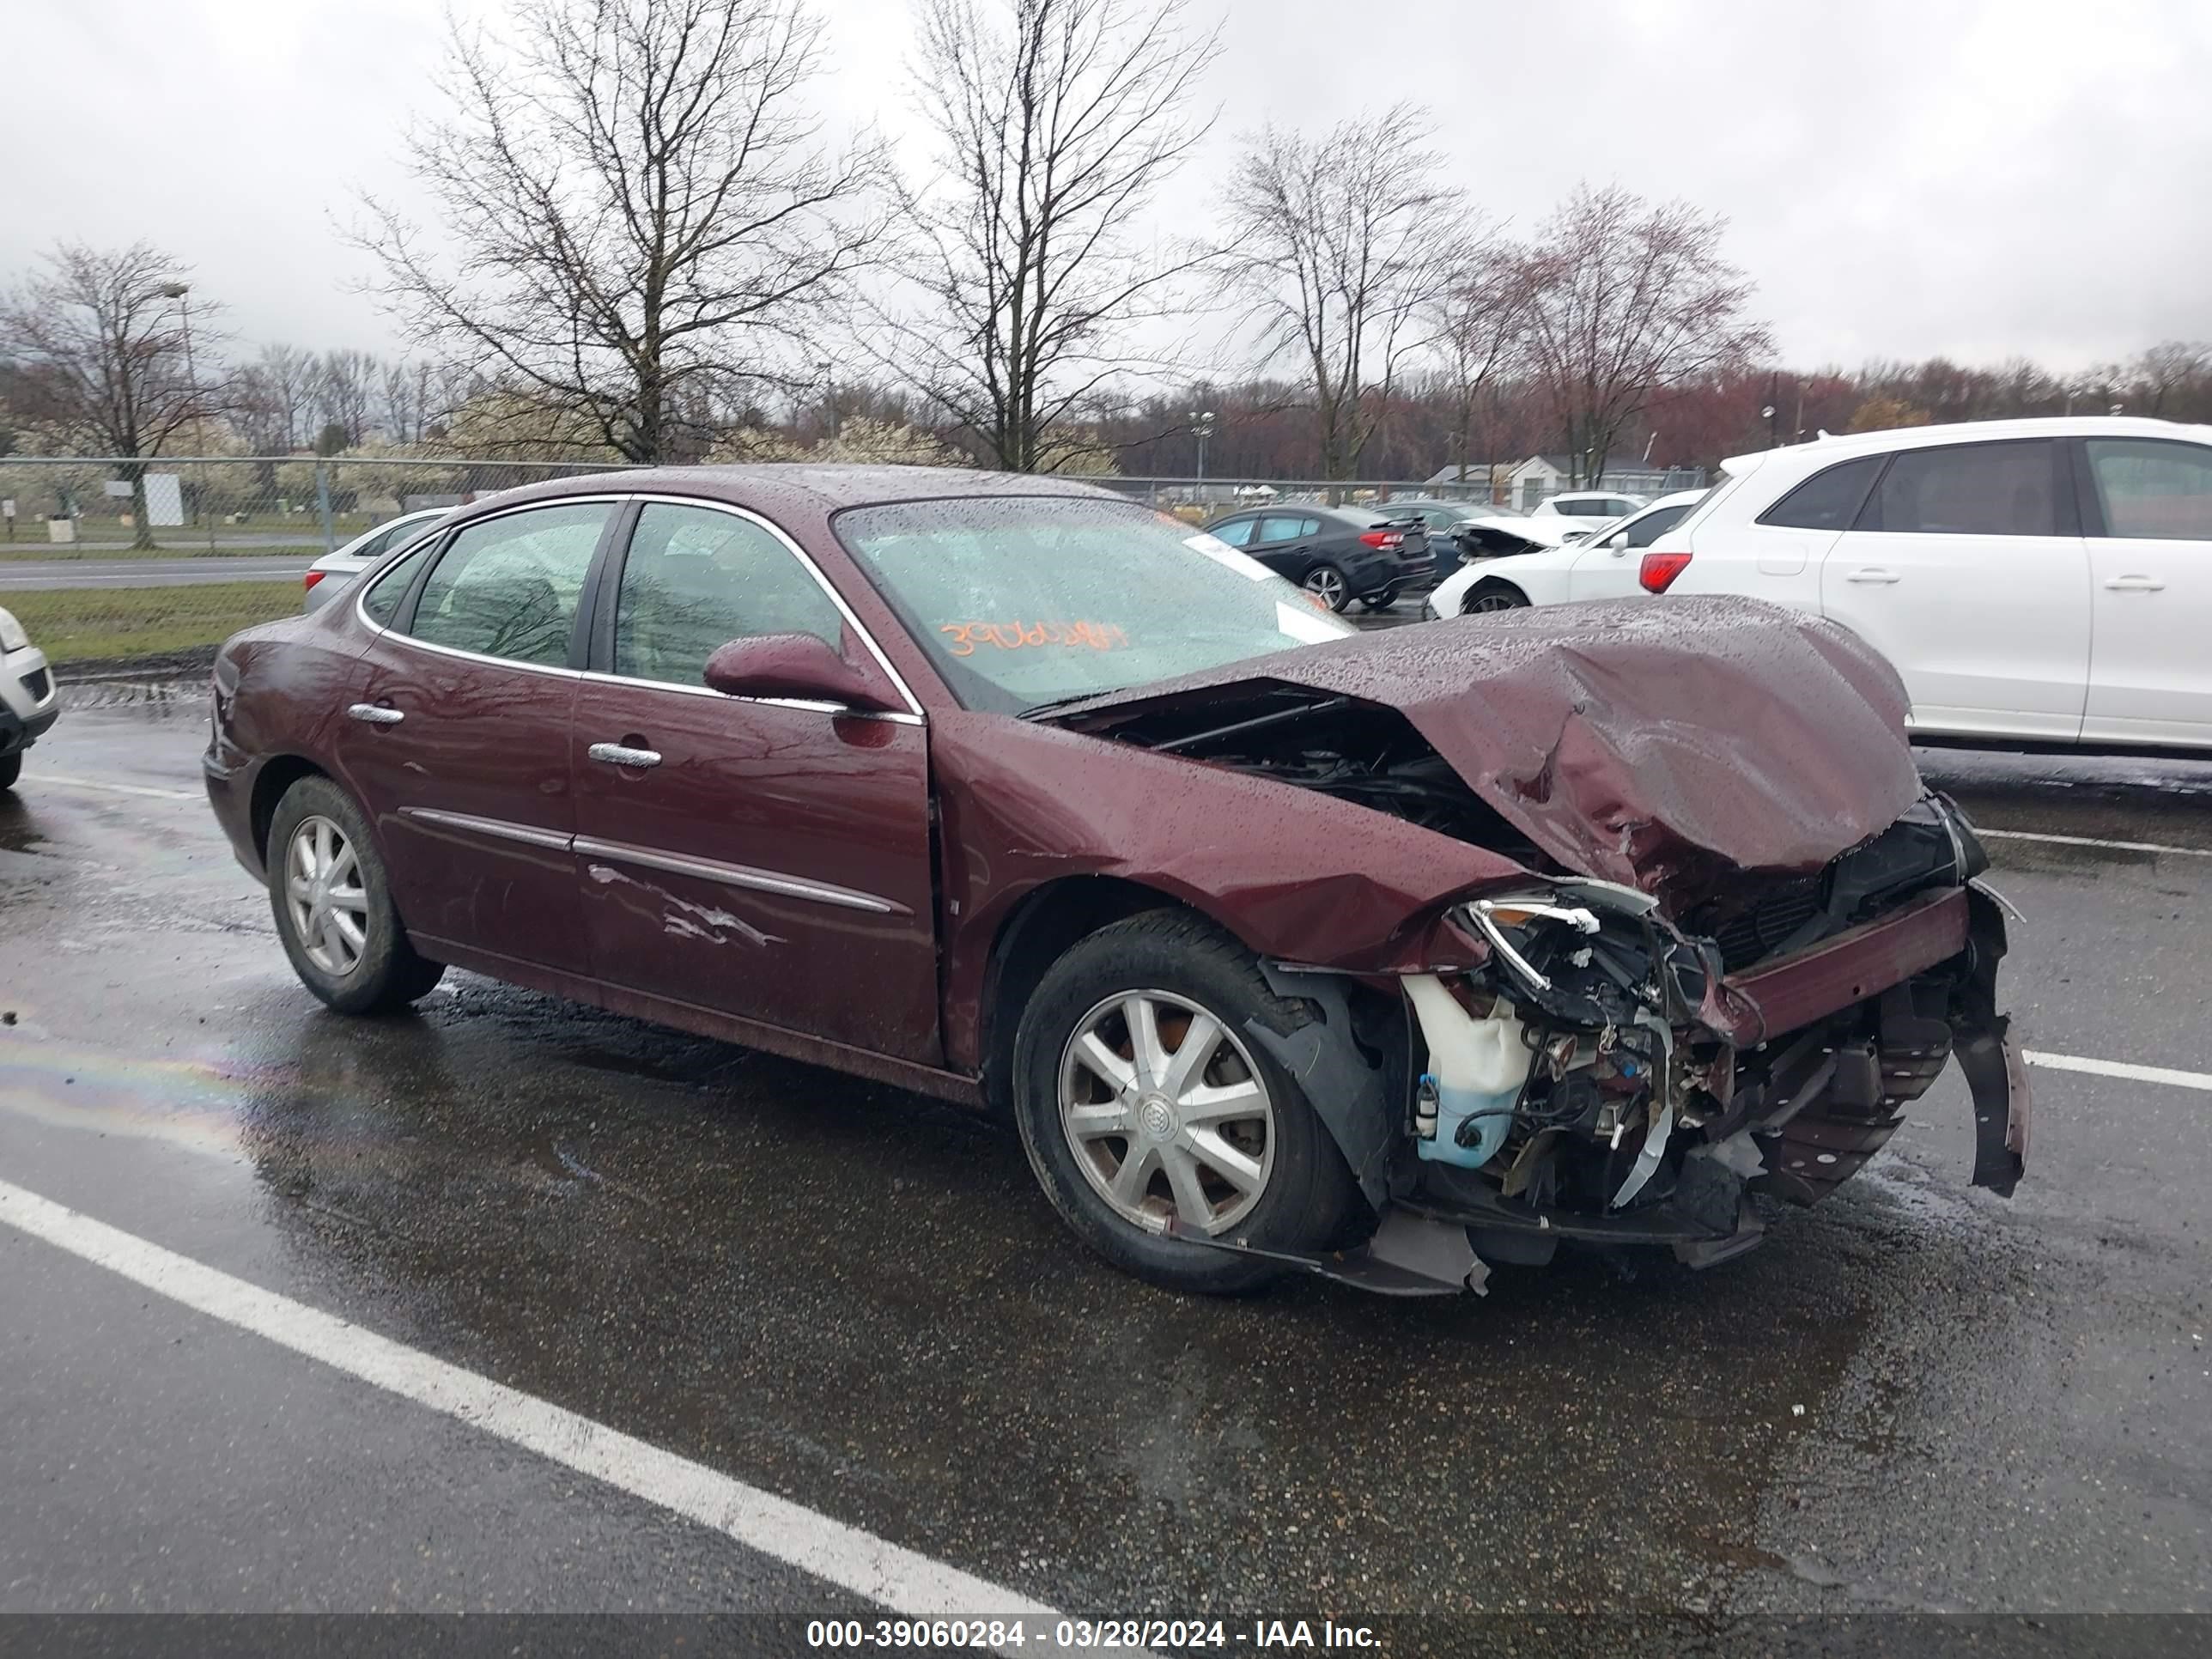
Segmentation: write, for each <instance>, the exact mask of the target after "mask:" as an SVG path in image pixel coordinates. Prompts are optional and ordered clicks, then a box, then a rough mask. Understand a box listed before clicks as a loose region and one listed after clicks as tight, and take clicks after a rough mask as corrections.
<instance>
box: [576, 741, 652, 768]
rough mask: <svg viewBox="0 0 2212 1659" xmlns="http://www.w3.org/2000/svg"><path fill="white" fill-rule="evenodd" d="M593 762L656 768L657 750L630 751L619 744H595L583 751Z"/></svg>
mask: <svg viewBox="0 0 2212 1659" xmlns="http://www.w3.org/2000/svg"><path fill="white" fill-rule="evenodd" d="M584 752H585V753H586V754H587V755H589V756H590V757H592V759H593V760H595V761H605V763H607V764H608V765H609V766H658V765H659V764H660V751H659V750H658V749H631V748H628V747H626V746H624V745H623V744H619V743H595V744H592V746H591V747H590V748H589V749H587V750H585V751H584Z"/></svg>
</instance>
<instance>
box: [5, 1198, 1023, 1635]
mask: <svg viewBox="0 0 2212 1659" xmlns="http://www.w3.org/2000/svg"><path fill="white" fill-rule="evenodd" d="M0 1223H5V1224H6V1225H9V1226H11V1227H14V1228H15V1229H16V1230H17V1231H20V1232H23V1233H27V1234H28V1235H29V1236H30V1237H33V1238H37V1239H42V1240H44V1241H45V1242H46V1243H49V1244H52V1245H55V1246H57V1247H58V1248H59V1249H64V1250H67V1251H68V1252H69V1253H70V1255H76V1256H80V1257H82V1259H83V1260H85V1261H90V1262H93V1263H94V1264H95V1265H97V1266H99V1267H106V1268H107V1269H108V1270H109V1271H110V1272H112V1273H120V1274H121V1275H122V1276H123V1277H124V1278H125V1279H130V1280H131V1281H132V1282H133V1283H134V1284H137V1285H143V1286H144V1287H145V1288H146V1289H148V1290H149V1291H154V1292H155V1294H156V1295H159V1296H164V1297H168V1298H169V1299H170V1300H171V1301H173V1302H176V1303H179V1304H182V1305H184V1306H185V1307H187V1308H191V1309H192V1310H195V1311H197V1312H199V1313H203V1314H205V1315H207V1316H209V1317H210V1318H211V1319H219V1320H221V1321H222V1322H224V1323H225V1324H227V1325H232V1326H235V1327H236V1328H239V1329H240V1330H243V1331H250V1332H252V1334H254V1335H256V1336H260V1337H265V1338H266V1339H267V1340H270V1341H271V1342H274V1343H276V1344H277V1345H278V1346H281V1347H285V1348H289V1349H290V1350H292V1352H295V1353H299V1354H304V1355H306V1356H307V1358H310V1359H314V1360H319V1361H320V1362H321V1363H322V1364H325V1365H328V1366H331V1368H332V1369H334V1370H340V1371H343V1372H344V1373H345V1374H346V1375H348V1376H353V1377H357V1378H359V1379H360V1380H361V1381H362V1382H364V1383H368V1384H370V1385H371V1386H373V1387H375V1388H379V1389H384V1390H386V1392H387V1393H391V1394H395V1395H398V1396H399V1397H400V1398H401V1399H403V1400H407V1401H412V1402H413V1403H415V1404H416V1405H418V1406H422V1407H427V1408H428V1409H429V1410H431V1411H434V1412H438V1413H443V1414H444V1415H445V1416H447V1417H450V1418H453V1419H456V1420H458V1421H459V1422H462V1423H465V1424H467V1425H469V1426H470V1427H471V1428H475V1429H480V1430H482V1431H484V1432H485V1433H487V1434H491V1435H496V1436H497V1437H499V1438H501V1439H502V1440H505V1441H507V1442H509V1443H511V1444H513V1445H517V1446H520V1447H522V1448H524V1449H526V1450H528V1451H532V1452H535V1453H537V1454H538V1455H539V1456H541V1457H545V1458H550V1459H551V1460H552V1461H553V1462H556V1463H559V1464H562V1465H563V1466H564V1467H566V1468H571V1469H574V1470H575V1471H576V1472H577V1473H578V1474H586V1475H589V1476H591V1477H592V1479H593V1480H602V1481H605V1483H606V1484H607V1485H608V1486H613V1487H616V1488H617V1489H618V1490H620V1491H623V1492H628V1493H629V1494H630V1495H631V1496H633V1497H635V1498H643V1499H644V1500H645V1501H646V1502H647V1503H648V1504H657V1505H658V1506H659V1507H660V1508H662V1509H664V1510H669V1511H670V1512H671V1513H672V1514H676V1515H680V1516H684V1517H685V1518H686V1519H688V1520H691V1521H696V1522H698V1523H699V1524H700V1525H702V1526H704V1527H710V1528H713V1529H714V1530H715V1531H716V1532H719V1533H721V1534H724V1535H725V1536H726V1537H729V1538H731V1539H733V1540H735V1541H737V1542H738V1543H739V1544H742V1545H744V1547H746V1548H747V1549H750V1550H753V1551H756V1552H757V1553H760V1554H762V1555H765V1556H768V1557H769V1558H770V1559H773V1560H776V1561H781V1562H783V1563H785V1564H786V1565H789V1566H793V1567H797V1568H799V1570H800V1571H803V1572H807V1573H811V1574H812V1575H813V1576H814V1577H817V1578H819V1579H822V1580H823V1581H825V1582H827V1583H831V1584H835V1585H836V1586H838V1587H839V1588H840V1589H847V1590H850V1591H852V1592H853V1593H854V1594H855V1595H864V1596H866V1597H867V1598H868V1599H869V1600H870V1601H876V1602H878V1603H880V1604H882V1605H883V1606H884V1607H889V1608H890V1609H891V1610H892V1611H894V1612H895V1613H900V1614H902V1615H904V1616H906V1617H908V1618H915V1619H920V1618H928V1619H939V1618H947V1619H957V1618H969V1619H973V1618H976V1617H979V1616H987V1617H990V1618H1001V1617H1012V1616H1014V1615H1020V1616H1021V1617H1022V1618H1023V1619H1024V1620H1027V1621H1028V1622H1029V1627H1030V1630H1031V1631H1033V1632H1034V1631H1035V1630H1036V1621H1037V1620H1046V1621H1050V1620H1054V1619H1057V1618H1058V1617H1059V1616H1060V1615H1059V1614H1058V1613H1054V1611H1053V1610H1052V1609H1051V1608H1049V1607H1045V1606H1044V1605H1043V1604H1042V1603H1041V1602H1036V1601H1030V1600H1029V1599H1028V1598H1027V1597H1025V1596H1023V1595H1018V1594H1016V1593H1015V1592H1014V1591H1012V1590H1010V1589H1005V1588H1003V1587H1002V1586H1000V1585H998V1584H994V1583H989V1582H988V1581H987V1580H985V1579H981V1578H975V1577H970V1576H969V1574H967V1573H964V1572H962V1571H959V1570H958V1569H957V1568H955V1567H950V1566H947V1565H945V1563H943V1562H941V1561H935V1560H932V1559H930V1558H929V1557H928V1556H926V1555H921V1554H918V1553H915V1551H913V1550H909V1549H902V1548H901V1547H899V1546H898V1545H896V1544H893V1543H891V1542H890V1541H887V1540H884V1539H881V1538H878V1537H876V1536H875V1535H874V1534H871V1533H866V1532H862V1531H861V1530H860V1528H857V1527H848V1526H847V1525H845V1524H844V1523H843V1522H840V1521H833V1520H831V1519H830V1518H829V1516H826V1515H820V1514H817V1513H816V1512H815V1511H814V1510H810V1509H807V1508H805V1507H804V1506H803V1505H801V1504H794V1503H793V1502H791V1501H790V1500H789V1499H788V1498H778V1497H777V1496H776V1495H775V1493H773V1492H763V1491H761V1490H760V1489H759V1488H758V1487H757V1486H746V1485H745V1484H744V1482H743V1481H740V1480H732V1479H731V1478H730V1477H729V1476H728V1475H726V1474H720V1473H719V1472H718V1471H716V1470H714V1469H710V1468H706V1467H705V1466H704V1465H702V1464H698V1463H694V1462H690V1461H689V1460H688V1459H685V1458H682V1457H678V1456H677V1455H675V1454H674V1453H673V1452H668V1451H663V1450H662V1449H660V1448H659V1447H658V1446H652V1445H648V1444H647V1443H645V1442H644V1441H642V1440H638V1439H634V1438H632V1437H630V1436H629V1435H626V1434H623V1433H622V1432H621V1431H618V1430H615V1429H611V1428H609V1427H607V1426H606V1425H605V1424H604V1423H597V1422H594V1421H592V1419H590V1418H587V1417H582V1416H580V1415H578V1414H577V1413H574V1412H572V1411H568V1410H565V1409H563V1408H562V1407H559V1406H555V1405H551V1404H549V1403H548V1402H546V1401H543V1400H539V1399H537V1398H535V1397H533V1396H532V1395H526V1394H524V1393H522V1392H521V1391H520V1390H519V1389H510V1388H507V1387H506V1386H505V1385H504V1384H502V1383H495V1382H493V1381H491V1380H490V1379H489V1377H483V1376H477V1375H476V1373H475V1372H473V1371H466V1370H462V1369H461V1368H460V1367H459V1366H458V1365H449V1364H447V1363H446V1362H445V1361H444V1360H442V1359H436V1358H432V1357H431V1356H430V1355H428V1354H426V1353H422V1352H417V1351H416V1350H415V1349H413V1348H410V1347H407V1346H404V1345H402V1344H400V1343H398V1342H394V1341H392V1340H390V1339H389V1338H387V1337H382V1336H379V1335H377V1334H375V1333H374V1332H373V1331H366V1330H363V1329H362V1328H361V1327H359V1326H358V1325H351V1324H349V1323H347V1322H345V1321H344V1320H343V1319H339V1318H337V1316H334V1315H331V1314H327V1313H325V1312H323V1311H322V1310H320V1309H318V1308H311V1307H309V1306H307V1304H305V1303H301V1302H295V1301H293V1300H292V1299H291V1298H290V1297H284V1296H279V1295H277V1294H276V1292H275V1291H265V1290H263V1289H262V1288H261V1287H260V1286H258V1285H249V1284H247V1283H246V1281H245V1280H244V1279H234V1278H232V1277H231V1276H230V1275H229V1274H228V1273H222V1272H221V1271H219V1270H217V1269H216V1268H214V1267H207V1266H205V1265H204V1264H203V1263H201V1262H197V1261H192V1260H191V1258H190V1257H188V1256H181V1255H177V1254H175V1253H174V1252H173V1251H171V1250H166V1249H162V1248H161V1246H160V1245H158V1244H152V1243H148V1242H147V1241H146V1240H144V1239H143V1238H139V1237H136V1236H135V1235H133V1234H131V1233H126V1232H123V1231H119V1230H118V1229H116V1228H113V1227H111V1226H109V1225H106V1223H105V1222H100V1221H94V1219H93V1218H91V1217H89V1216H87V1215H82V1214H80V1213H78V1212H76V1211H75V1210H71V1209H67V1208H65V1207H64V1206H61V1205H59V1204H57V1203H55V1202H53V1201H52V1200H51V1199H46V1198H41V1197H40V1195H39V1194H36V1193H33V1192H28V1191H26V1190H25V1189H24V1188H21V1187H17V1186H15V1185H13V1184H11V1183H9V1182H4V1181H0Z"/></svg>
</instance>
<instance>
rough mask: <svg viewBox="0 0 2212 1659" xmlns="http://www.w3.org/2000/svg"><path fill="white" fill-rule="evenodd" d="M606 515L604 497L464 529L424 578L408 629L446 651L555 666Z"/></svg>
mask: <svg viewBox="0 0 2212 1659" xmlns="http://www.w3.org/2000/svg"><path fill="white" fill-rule="evenodd" d="M613 511H614V507H613V504H612V503H611V502H607V501H579V502H576V503H575V504H574V505H573V506H569V505H563V506H559V507H532V508H529V509H527V510H526V511H524V512H520V513H501V515H500V516H499V517H498V518H495V519H486V520H483V522H481V523H479V524H472V525H468V526H464V527H463V528H462V529H460V530H459V531H457V532H454V535H453V539H452V540H450V541H449V542H447V544H446V551H445V554H444V556H442V557H441V558H440V559H439V561H438V562H437V564H436V566H435V568H433V569H432V570H431V572H430V574H428V576H427V577H425V578H424V579H423V582H422V594H421V596H420V597H419V598H418V599H416V601H415V618H414V622H413V623H412V625H411V626H410V628H409V629H408V631H409V632H410V634H412V635H414V636H415V637H416V639H418V640H421V641H423V642H424V643H426V644H429V645H442V646H445V647H448V648H449V649H452V650H455V651H469V652H474V653H477V654H478V655H480V656H486V657H502V658H505V659H507V660H508V661H510V662H526V663H535V664H538V665H540V666H544V667H559V666H562V665H565V664H566V663H567V662H568V647H569V641H570V637H571V635H573V634H574V629H575V625H576V608H577V605H578V602H579V600H580V599H581V598H582V595H583V592H584V578H585V576H586V574H588V573H589V571H590V570H591V568H592V554H593V553H594V552H596V551H597V550H598V548H599V536H600V533H601V532H603V531H605V528H606V525H607V518H608V515H609V514H611V513H612V512H613Z"/></svg>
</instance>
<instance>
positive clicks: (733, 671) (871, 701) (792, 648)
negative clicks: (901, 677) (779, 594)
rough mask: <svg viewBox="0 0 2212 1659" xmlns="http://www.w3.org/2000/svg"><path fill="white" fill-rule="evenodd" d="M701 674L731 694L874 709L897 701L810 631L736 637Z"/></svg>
mask: <svg viewBox="0 0 2212 1659" xmlns="http://www.w3.org/2000/svg"><path fill="white" fill-rule="evenodd" d="M700 678H702V679H704V680H705V681H706V682H707V684H708V685H709V686H710V687H712V688H713V689H714V690H717V691H720V692H721V693H722V694H723V695H724V696H731V697H795V698H799V699H801V700H803V701H805V702H834V703H838V704H841V705H842V706H843V707H845V708H850V709H854V710H857V711H860V712H865V713H875V712H879V711H881V710H884V709H894V708H898V707H899V703H898V701H897V699H896V697H894V696H892V694H891V691H890V688H889V687H888V686H886V685H884V684H882V683H881V681H880V680H879V679H878V678H877V677H876V676H875V675H873V674H872V673H868V672H866V671H862V670H860V669H858V668H855V667H854V666H853V665H852V664H850V663H848V662H847V661H846V660H845V659H844V658H842V657H841V656H839V655H838V654H837V653H836V652H835V651H833V650H831V649H830V648H829V646H827V645H825V644H824V643H823V641H820V640H817V639H816V638H815V637H814V635H811V634H763V635H758V636H757V637H755V638H752V639H746V640H732V641H730V642H729V643H728V644H727V645H725V646H720V647H716V649H715V652H714V655H713V656H711V657H709V658H708V659H707V668H706V671H705V673H703V674H702V676H701V677H700Z"/></svg>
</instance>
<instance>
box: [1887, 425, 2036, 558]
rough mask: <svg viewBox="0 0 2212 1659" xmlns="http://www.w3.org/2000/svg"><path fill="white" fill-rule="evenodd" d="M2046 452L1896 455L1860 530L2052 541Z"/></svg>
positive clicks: (1998, 448) (2007, 447) (1968, 448)
mask: <svg viewBox="0 0 2212 1659" xmlns="http://www.w3.org/2000/svg"><path fill="white" fill-rule="evenodd" d="M2053 461H2054V456H2053V452H2052V446H2051V443H2050V441H2048V440H2045V439H2041V438H2037V439H2032V440H2029V441H2026V442H2021V443H1995V444H1956V445H1948V446H1945V447H1942V448H1938V449H1907V450H1902V451H1900V452H1899V453H1898V454H1897V455H1896V456H1894V457H1893V459H1891V461H1890V464H1889V471H1887V472H1885V473H1883V474H1882V477H1881V483H1879V484H1877V485H1876V486H1875V492H1874V498H1873V499H1872V500H1871V501H1869V502H1868V503H1867V506H1866V510H1865V512H1864V513H1863V514H1862V515H1861V520H1860V524H1859V526H1858V527H1859V528H1860V529H1862V530H1881V531H1888V532H1905V533H1911V534H1917V535H1923V536H2056V535H2059V534H2061V533H2063V532H2061V531H2060V529H2059V527H2058V491H2057V472H2056V470H2055V467H2054V465H2053Z"/></svg>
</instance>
